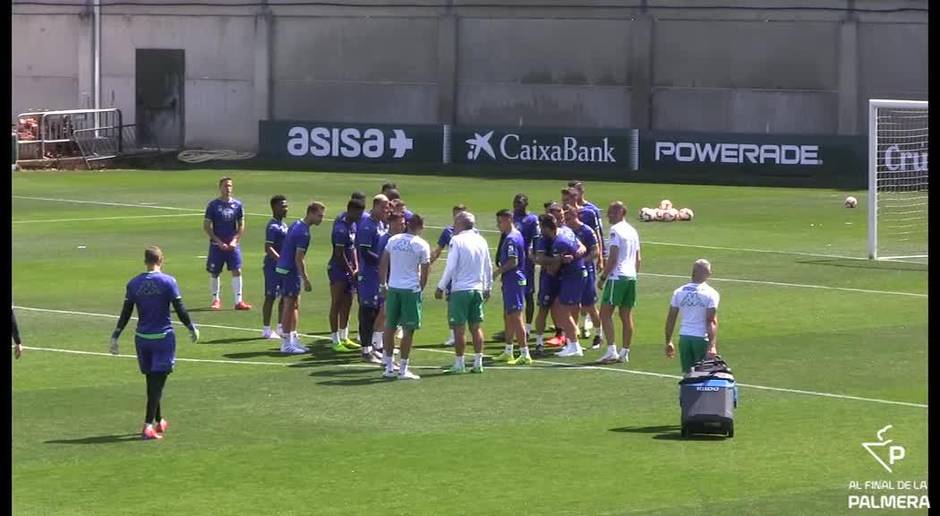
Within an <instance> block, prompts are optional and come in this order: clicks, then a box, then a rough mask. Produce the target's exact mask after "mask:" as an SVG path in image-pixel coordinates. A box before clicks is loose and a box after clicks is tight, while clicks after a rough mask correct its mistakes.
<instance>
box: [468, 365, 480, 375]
mask: <svg viewBox="0 0 940 516" xmlns="http://www.w3.org/2000/svg"><path fill="white" fill-rule="evenodd" d="M470 372H471V373H482V372H483V366H482V365H479V366H474V367H471V368H470Z"/></svg>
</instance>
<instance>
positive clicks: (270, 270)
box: [261, 195, 287, 339]
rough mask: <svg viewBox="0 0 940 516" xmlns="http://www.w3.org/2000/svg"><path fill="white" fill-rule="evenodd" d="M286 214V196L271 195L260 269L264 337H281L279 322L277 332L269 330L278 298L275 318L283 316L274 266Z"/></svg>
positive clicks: (278, 252) (282, 239) (278, 318)
mask: <svg viewBox="0 0 940 516" xmlns="http://www.w3.org/2000/svg"><path fill="white" fill-rule="evenodd" d="M286 216H287V198H285V197H284V196H283V195H275V196H274V197H271V220H269V221H268V227H267V228H266V229H265V231H264V263H263V264H262V267H261V270H262V271H263V272H264V305H263V306H262V307H261V322H262V325H263V326H264V328H263V329H262V333H261V337H262V338H265V339H280V338H281V336H280V335H281V323H280V322H278V324H277V333H275V332H273V331H271V310H272V309H273V308H274V300H275V299H277V298H280V302H279V303H278V304H277V320H278V321H280V320H281V319H283V318H284V298H283V297H281V279H280V278H279V277H278V275H277V273H276V272H274V268H275V267H276V266H277V260H278V258H280V257H281V255H280V251H281V244H282V243H283V242H284V237H286V236H287V223H286V222H284V217H286Z"/></svg>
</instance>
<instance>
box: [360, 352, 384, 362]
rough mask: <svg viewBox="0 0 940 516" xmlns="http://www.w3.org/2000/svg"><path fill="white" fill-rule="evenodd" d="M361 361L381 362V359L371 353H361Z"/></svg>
mask: <svg viewBox="0 0 940 516" xmlns="http://www.w3.org/2000/svg"><path fill="white" fill-rule="evenodd" d="M362 361H363V362H365V363H367V364H382V359H381V358H379V357H377V356H375V354H373V353H363V354H362Z"/></svg>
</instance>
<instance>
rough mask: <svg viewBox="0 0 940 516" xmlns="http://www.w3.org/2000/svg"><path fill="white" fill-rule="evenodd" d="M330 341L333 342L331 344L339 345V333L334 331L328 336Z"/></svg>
mask: <svg viewBox="0 0 940 516" xmlns="http://www.w3.org/2000/svg"><path fill="white" fill-rule="evenodd" d="M330 339H331V340H332V341H333V344H339V332H338V331H334V332H333V333H331V334H330Z"/></svg>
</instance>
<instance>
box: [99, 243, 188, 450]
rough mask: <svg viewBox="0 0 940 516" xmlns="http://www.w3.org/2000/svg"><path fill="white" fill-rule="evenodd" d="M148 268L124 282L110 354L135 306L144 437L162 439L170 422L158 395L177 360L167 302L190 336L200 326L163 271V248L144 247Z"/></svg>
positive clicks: (114, 351)
mask: <svg viewBox="0 0 940 516" xmlns="http://www.w3.org/2000/svg"><path fill="white" fill-rule="evenodd" d="M144 264H145V265H146V266H147V272H145V273H142V274H139V275H138V276H136V277H134V279H132V280H130V281H129V282H128V283H127V288H126V292H125V294H124V308H123V309H122V310H121V316H120V318H119V319H118V323H117V327H116V328H115V329H114V333H112V334H111V354H113V355H117V354H118V353H119V351H120V350H119V348H118V339H119V338H120V337H121V332H122V331H124V326H126V325H127V321H129V320H130V318H131V314H132V313H133V312H134V307H135V306H136V307H137V332H136V336H135V338H134V344H135V346H136V348H137V365H138V366H139V367H140V372H141V373H143V374H144V375H146V376H147V412H146V415H145V416H144V429H143V432H142V435H141V437H143V438H144V439H162V438H163V434H164V433H165V432H166V429H167V427H168V426H169V424H168V423H167V421H166V419H163V414H162V413H161V411H160V408H161V407H160V398H161V397H162V396H163V386H164V385H166V379H167V375H169V374H170V373H171V372H172V371H173V364H174V363H175V362H176V335H175V334H174V333H173V325H172V323H171V322H170V305H173V309H174V310H176V315H177V316H178V317H179V319H180V322H181V323H183V325H184V326H186V328H188V329H189V336H190V339H191V340H192V341H193V342H194V343H195V342H196V341H198V340H199V330H198V329H197V328H196V325H195V324H193V322H192V321H191V320H190V319H189V314H188V313H186V308H185V307H184V306H183V298H182V296H180V290H179V287H178V286H177V284H176V279H175V278H174V277H173V276H170V275H169V274H164V273H163V272H162V271H161V269H162V267H163V251H162V250H161V249H160V248H159V247H156V246H152V247H148V248H147V249H146V250H145V251H144Z"/></svg>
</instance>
